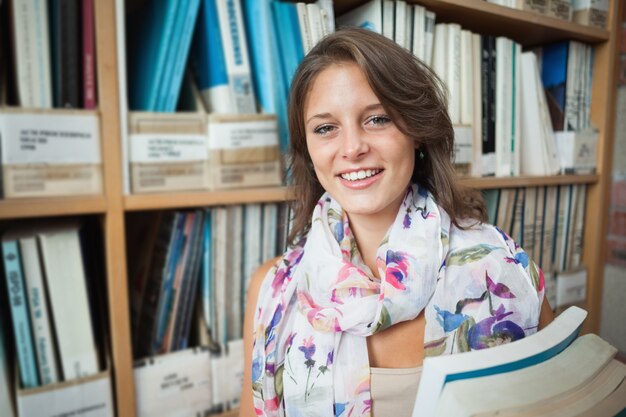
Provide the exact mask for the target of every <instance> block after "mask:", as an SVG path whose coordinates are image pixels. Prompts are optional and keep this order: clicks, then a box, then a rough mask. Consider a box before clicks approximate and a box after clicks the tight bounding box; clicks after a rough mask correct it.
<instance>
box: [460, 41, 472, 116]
mask: <svg viewBox="0 0 626 417" xmlns="http://www.w3.org/2000/svg"><path fill="white" fill-rule="evenodd" d="M472 36H473V35H472V32H470V31H469V30H461V43H460V60H459V66H460V68H459V72H460V76H461V82H460V94H459V99H460V110H461V117H460V118H461V124H464V125H472V124H473V123H474V111H473V110H474V59H473V54H474V49H473V45H472Z"/></svg>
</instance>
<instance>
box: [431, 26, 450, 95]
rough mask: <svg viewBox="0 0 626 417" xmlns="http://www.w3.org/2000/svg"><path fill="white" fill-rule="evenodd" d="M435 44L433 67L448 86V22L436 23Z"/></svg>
mask: <svg viewBox="0 0 626 417" xmlns="http://www.w3.org/2000/svg"><path fill="white" fill-rule="evenodd" d="M433 42H434V44H433V57H432V69H433V71H435V74H437V76H439V78H441V80H442V81H443V82H444V83H445V84H446V86H447V84H448V83H447V77H446V76H447V71H446V68H447V57H448V53H447V50H448V24H447V23H437V24H436V25H435V32H434V41H433Z"/></svg>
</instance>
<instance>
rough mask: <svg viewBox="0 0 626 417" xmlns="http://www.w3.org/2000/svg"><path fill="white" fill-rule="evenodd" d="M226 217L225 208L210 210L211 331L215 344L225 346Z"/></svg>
mask: <svg viewBox="0 0 626 417" xmlns="http://www.w3.org/2000/svg"><path fill="white" fill-rule="evenodd" d="M227 222H228V217H227V209H226V208H225V207H215V208H213V209H212V210H211V239H212V243H211V250H212V252H213V258H212V259H213V263H212V267H213V273H212V276H211V278H212V280H213V285H212V287H213V292H212V296H213V301H214V302H213V305H214V306H215V310H214V323H211V329H212V330H213V329H215V330H214V331H213V332H212V335H213V337H215V342H217V343H222V344H225V343H226V342H227V340H228V334H227V314H226V312H227V302H228V299H227V292H226V285H227V284H226V280H227V279H228V264H227V262H228V254H227V251H228V244H227V241H228V224H227Z"/></svg>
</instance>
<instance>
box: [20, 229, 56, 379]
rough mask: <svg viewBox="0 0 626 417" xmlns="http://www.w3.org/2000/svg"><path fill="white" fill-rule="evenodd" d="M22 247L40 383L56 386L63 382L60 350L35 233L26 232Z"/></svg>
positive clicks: (21, 238)
mask: <svg viewBox="0 0 626 417" xmlns="http://www.w3.org/2000/svg"><path fill="white" fill-rule="evenodd" d="M19 246H20V254H21V257H22V267H23V270H24V281H25V283H26V292H27V294H28V310H29V311H30V322H31V326H32V328H33V338H34V341H35V343H34V344H35V351H36V352H37V367H38V369H39V380H40V382H41V385H46V384H53V383H56V382H58V381H59V372H58V367H57V349H56V345H55V343H54V340H53V338H52V327H51V324H50V311H49V309H48V297H47V295H46V293H47V291H46V286H45V282H44V277H43V271H42V268H41V263H40V259H39V250H38V248H37V238H36V235H35V233H31V232H24V233H23V234H22V236H20V237H19Z"/></svg>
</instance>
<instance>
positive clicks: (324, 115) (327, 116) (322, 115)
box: [306, 113, 333, 124]
mask: <svg viewBox="0 0 626 417" xmlns="http://www.w3.org/2000/svg"><path fill="white" fill-rule="evenodd" d="M331 117H333V116H332V115H331V114H330V113H318V114H315V115H313V116H311V117H309V118H308V119H307V121H306V123H307V124H308V123H309V122H310V121H311V120H313V119H330V118H331Z"/></svg>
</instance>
